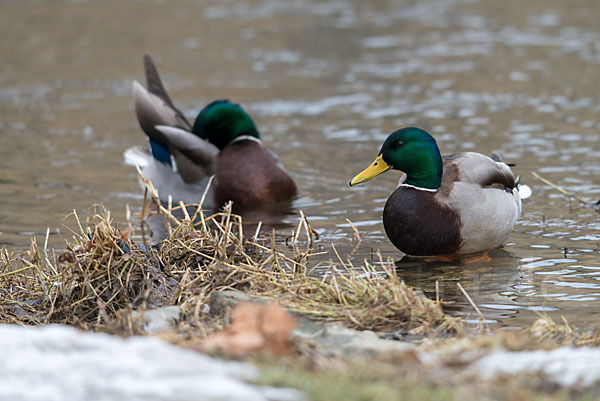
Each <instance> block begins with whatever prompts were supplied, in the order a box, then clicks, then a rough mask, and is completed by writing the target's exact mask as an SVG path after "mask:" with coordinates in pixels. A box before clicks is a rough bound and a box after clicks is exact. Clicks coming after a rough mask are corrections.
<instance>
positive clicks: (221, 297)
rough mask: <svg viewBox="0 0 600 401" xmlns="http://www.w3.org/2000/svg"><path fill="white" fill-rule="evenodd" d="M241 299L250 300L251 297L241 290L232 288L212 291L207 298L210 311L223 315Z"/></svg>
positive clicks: (216, 314) (241, 300)
mask: <svg viewBox="0 0 600 401" xmlns="http://www.w3.org/2000/svg"><path fill="white" fill-rule="evenodd" d="M243 301H251V298H250V297H249V296H248V295H246V294H244V293H242V292H238V291H233V290H223V291H213V292H211V293H210V298H209V300H208V302H209V306H210V313H211V314H212V315H214V316H219V315H224V314H225V313H226V312H227V311H228V310H230V309H233V308H234V307H236V306H237V304H239V303H240V302H243Z"/></svg>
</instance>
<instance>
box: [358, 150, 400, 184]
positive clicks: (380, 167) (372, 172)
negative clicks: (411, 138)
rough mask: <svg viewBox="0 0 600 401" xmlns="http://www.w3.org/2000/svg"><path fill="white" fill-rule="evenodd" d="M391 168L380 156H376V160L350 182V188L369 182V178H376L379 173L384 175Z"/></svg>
mask: <svg viewBox="0 0 600 401" xmlns="http://www.w3.org/2000/svg"><path fill="white" fill-rule="evenodd" d="M391 168H392V166H390V165H389V164H387V163H386V162H384V161H383V157H382V156H381V155H379V156H377V159H375V161H374V162H373V163H371V165H370V166H369V167H367V168H366V169H364V170H363V171H362V172H361V173H358V174H357V175H356V176H355V177H354V178H353V179H352V181H350V186H353V185H356V184H360V183H363V182H366V181H369V180H370V179H371V178H373V177H376V176H378V175H379V174H381V173H385V172H386V171H388V170H390V169H391Z"/></svg>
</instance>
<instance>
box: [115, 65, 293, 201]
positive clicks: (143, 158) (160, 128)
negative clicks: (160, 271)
mask: <svg viewBox="0 0 600 401" xmlns="http://www.w3.org/2000/svg"><path fill="white" fill-rule="evenodd" d="M144 67H145V70H146V79H147V83H148V89H146V88H144V87H143V86H142V85H141V84H140V83H138V82H137V81H134V82H133V95H134V98H135V112H136V115H137V118H138V121H139V123H140V127H141V128H142V130H143V131H144V133H145V134H146V135H147V136H148V139H149V141H150V148H149V149H143V148H139V147H134V148H130V149H128V150H126V151H125V154H124V156H125V161H126V163H127V164H130V165H138V166H140V168H141V169H142V173H143V174H144V176H145V177H146V178H149V179H150V180H151V181H152V182H153V184H154V186H155V187H156V188H157V190H158V193H159V196H160V198H161V200H162V201H166V200H167V199H168V196H169V195H171V196H172V199H173V201H175V202H178V201H183V202H184V203H186V204H191V203H198V202H199V201H200V199H201V197H202V195H203V193H204V191H205V189H206V186H207V183H208V182H209V179H210V177H211V176H213V175H214V176H215V179H214V183H213V184H212V185H211V187H210V188H209V191H208V193H207V197H206V199H205V202H204V207H205V208H208V209H213V208H217V207H220V206H222V205H223V204H224V203H226V202H227V201H230V200H231V201H233V204H234V208H236V209H247V208H256V207H265V205H269V204H272V203H277V202H280V201H287V200H291V199H292V198H294V197H295V195H296V191H297V189H296V184H295V183H294V181H293V180H292V178H290V176H289V175H288V173H287V172H286V170H285V169H284V167H283V165H282V164H281V162H280V161H279V159H278V158H277V156H275V154H274V153H273V152H271V151H269V150H268V149H267V148H265V147H263V145H262V142H261V140H260V134H259V132H258V130H257V129H256V126H255V125H254V122H253V121H252V119H251V118H250V116H249V115H248V114H247V113H246V112H245V111H244V110H243V109H242V107H240V106H239V105H238V104H235V103H231V102H229V101H228V100H216V101H214V102H212V103H210V104H209V105H208V106H206V107H205V108H204V109H202V110H201V111H200V113H199V114H198V116H197V117H196V120H195V122H194V125H193V126H192V125H191V124H190V123H189V121H188V120H187V118H185V116H184V115H183V113H181V111H179V110H178V109H177V108H176V107H175V106H174V105H173V102H172V101H171V99H170V97H169V95H168V94H167V91H166V90H165V88H164V86H163V83H162V81H161V79H160V76H159V75H158V71H157V69H156V67H155V65H154V62H153V61H152V58H151V57H150V56H148V55H145V56H144Z"/></svg>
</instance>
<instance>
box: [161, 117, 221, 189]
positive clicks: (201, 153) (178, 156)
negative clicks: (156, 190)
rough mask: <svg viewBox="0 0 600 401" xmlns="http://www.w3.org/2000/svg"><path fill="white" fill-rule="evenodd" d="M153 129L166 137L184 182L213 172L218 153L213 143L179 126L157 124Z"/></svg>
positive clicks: (196, 180)
mask: <svg viewBox="0 0 600 401" xmlns="http://www.w3.org/2000/svg"><path fill="white" fill-rule="evenodd" d="M155 129H156V130H157V131H159V132H160V133H161V134H163V135H164V136H165V138H166V139H167V142H168V144H169V149H170V151H171V154H172V155H173V158H174V159H175V163H176V165H177V171H178V172H179V175H181V178H183V181H184V182H186V183H194V182H198V181H200V180H202V179H204V178H205V177H208V176H211V175H213V174H214V173H215V169H216V160H217V156H218V155H219V149H218V148H217V147H216V146H215V145H213V144H211V143H210V142H208V141H205V140H204V139H202V138H199V137H197V136H196V135H194V134H192V133H191V132H188V131H186V130H183V129H181V128H176V127H171V126H165V125H157V126H156V127H155Z"/></svg>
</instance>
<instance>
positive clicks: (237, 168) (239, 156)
mask: <svg viewBox="0 0 600 401" xmlns="http://www.w3.org/2000/svg"><path fill="white" fill-rule="evenodd" d="M216 181H217V182H216V187H215V200H216V203H217V204H218V205H223V204H224V203H225V202H227V201H229V200H232V201H233V204H234V208H236V209H245V208H254V207H258V206H261V205H265V204H269V203H275V202H281V201H285V200H291V199H292V198H293V197H294V196H295V195H296V191H297V190H296V184H295V183H294V181H293V180H292V179H291V178H290V176H289V175H288V174H287V173H286V172H285V170H283V169H282V168H281V167H280V166H279V165H278V164H277V163H276V162H275V160H273V158H272V157H271V156H270V155H269V153H267V151H266V150H265V149H264V148H263V146H262V145H261V144H260V142H258V141H256V140H253V139H241V140H237V141H235V142H233V143H230V144H229V145H227V146H226V147H225V148H224V149H223V150H222V151H221V153H220V154H219V158H218V161H217V169H216Z"/></svg>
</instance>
